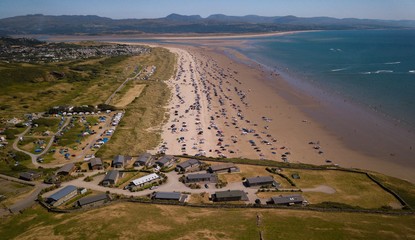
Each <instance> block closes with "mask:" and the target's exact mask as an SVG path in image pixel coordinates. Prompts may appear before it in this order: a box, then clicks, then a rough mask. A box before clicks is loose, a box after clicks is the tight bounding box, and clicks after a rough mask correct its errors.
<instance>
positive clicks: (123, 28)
mask: <svg viewBox="0 0 415 240" xmlns="http://www.w3.org/2000/svg"><path fill="white" fill-rule="evenodd" d="M407 27H411V28H413V27H415V21H410V20H408V21H391V20H373V19H354V18H345V19H337V18H329V17H314V18H301V17H296V16H282V17H263V16H257V15H247V16H227V15H223V14H215V15H211V16H209V17H206V18H202V17H201V16H199V15H191V16H185V15H179V14H170V15H168V16H166V17H164V18H155V19H111V18H106V17H99V16H92V15H87V16H79V15H63V16H51V15H42V14H35V15H26V16H16V17H10V18H4V19H0V35H10V34H69V35H71V34H88V35H99V34H133V33H252V32H256V33H262V32H272V31H290V30H346V29H378V28H389V29H390V28H407Z"/></svg>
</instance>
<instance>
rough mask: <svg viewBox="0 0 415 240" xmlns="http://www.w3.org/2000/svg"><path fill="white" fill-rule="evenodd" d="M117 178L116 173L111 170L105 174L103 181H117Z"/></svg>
mask: <svg viewBox="0 0 415 240" xmlns="http://www.w3.org/2000/svg"><path fill="white" fill-rule="evenodd" d="M117 177H118V171H117V170H111V171H109V172H108V173H107V175H105V177H104V180H103V181H105V180H114V181H115V179H117Z"/></svg>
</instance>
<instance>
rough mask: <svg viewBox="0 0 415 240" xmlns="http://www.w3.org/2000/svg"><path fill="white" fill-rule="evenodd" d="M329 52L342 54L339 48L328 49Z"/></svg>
mask: <svg viewBox="0 0 415 240" xmlns="http://www.w3.org/2000/svg"><path fill="white" fill-rule="evenodd" d="M330 51H332V52H343V50H341V49H340V48H330Z"/></svg>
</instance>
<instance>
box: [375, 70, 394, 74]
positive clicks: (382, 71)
mask: <svg viewBox="0 0 415 240" xmlns="http://www.w3.org/2000/svg"><path fill="white" fill-rule="evenodd" d="M373 73H393V71H392V70H377V71H375V72H373Z"/></svg>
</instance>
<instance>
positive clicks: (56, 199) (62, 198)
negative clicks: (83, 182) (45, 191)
mask: <svg viewBox="0 0 415 240" xmlns="http://www.w3.org/2000/svg"><path fill="white" fill-rule="evenodd" d="M77 194H78V189H77V188H76V187H75V186H72V185H68V186H66V187H64V188H62V189H61V190H59V191H57V192H56V193H54V194H52V195H51V196H50V197H48V198H47V199H46V203H48V204H49V205H51V206H53V207H57V206H59V205H61V204H63V203H65V202H67V201H68V200H70V199H71V198H73V197H75V196H76V195H77Z"/></svg>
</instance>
